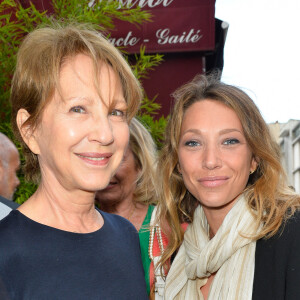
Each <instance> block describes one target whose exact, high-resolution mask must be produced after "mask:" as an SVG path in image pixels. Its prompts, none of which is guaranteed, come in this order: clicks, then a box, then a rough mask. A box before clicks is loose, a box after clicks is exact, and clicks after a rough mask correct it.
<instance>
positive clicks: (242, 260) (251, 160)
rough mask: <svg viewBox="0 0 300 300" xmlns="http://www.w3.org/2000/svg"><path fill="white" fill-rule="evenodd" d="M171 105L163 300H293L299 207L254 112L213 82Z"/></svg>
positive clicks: (299, 250)
mask: <svg viewBox="0 0 300 300" xmlns="http://www.w3.org/2000/svg"><path fill="white" fill-rule="evenodd" d="M175 99H176V103H175V106H174V109H173V112H172V114H171V117H170V120H169V124H168V128H167V131H166V142H165V146H164V148H163V150H162V153H161V158H160V162H159V165H160V167H161V174H162V185H161V198H160V212H161V215H160V217H161V222H162V223H161V224H164V223H163V221H164V220H167V223H168V225H167V226H165V231H166V233H167V235H168V236H169V245H168V248H167V249H166V251H165V252H164V254H163V258H162V263H165V262H168V260H169V258H170V257H171V256H172V255H173V254H174V253H175V251H176V250H177V249H178V248H179V250H178V253H177V255H176V257H175V260H174V261H173V263H172V265H171V269H170V272H169V274H168V276H167V280H166V289H165V299H167V300H170V299H189V300H193V299H210V300H212V299H213V300H214V299H223V300H225V299H227V300H233V299H243V300H246V299H278V300H279V299H280V300H281V299H282V300H283V299H289V300H291V299H293V300H296V299H299V295H300V288H299V281H300V213H299V206H300V198H299V195H297V194H295V193H293V191H292V190H291V189H290V188H289V187H288V185H287V184H286V181H285V174H284V171H283V169H282V166H281V165H280V151H279V147H278V145H277V144H276V143H275V141H273V139H272V137H271V135H270V133H269V129H268V126H267V124H266V123H265V122H264V120H263V118H262V117H261V114H260V112H259V110H258V109H257V107H256V106H255V104H254V103H253V101H252V100H251V99H250V98H249V97H248V96H247V95H246V94H245V93H244V92H243V91H241V90H240V89H238V88H236V87H234V86H230V85H227V84H224V83H221V82H219V81H217V80H216V79H214V78H213V77H211V78H206V77H205V76H198V77H196V78H195V79H194V80H193V81H192V82H190V83H188V84H186V85H184V86H183V87H181V88H179V89H178V90H177V92H175ZM184 220H188V221H189V222H190V225H189V227H188V229H187V231H186V232H185V234H184V237H183V234H182V230H181V227H180V224H181V223H182V222H183V221H184ZM166 228H167V229H166Z"/></svg>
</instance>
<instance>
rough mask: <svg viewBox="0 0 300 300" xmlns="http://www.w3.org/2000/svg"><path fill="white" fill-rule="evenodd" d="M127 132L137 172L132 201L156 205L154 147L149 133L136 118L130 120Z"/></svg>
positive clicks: (155, 151)
mask: <svg viewBox="0 0 300 300" xmlns="http://www.w3.org/2000/svg"><path fill="white" fill-rule="evenodd" d="M129 131H130V137H129V148H130V150H131V151H132V153H133V156H134V161H135V164H136V167H137V169H138V170H139V175H138V178H137V185H136V189H135V191H134V201H136V202H140V203H145V204H155V203H157V192H156V190H157V186H156V185H157V183H156V163H157V161H156V159H157V157H156V153H157V150H156V145H155V143H154V141H153V139H152V136H151V134H150V133H149V131H148V130H147V129H146V128H145V127H144V126H143V125H142V124H141V122H139V121H138V120H137V119H136V118H133V119H132V120H131V122H130V125H129Z"/></svg>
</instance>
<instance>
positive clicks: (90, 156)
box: [76, 152, 112, 166]
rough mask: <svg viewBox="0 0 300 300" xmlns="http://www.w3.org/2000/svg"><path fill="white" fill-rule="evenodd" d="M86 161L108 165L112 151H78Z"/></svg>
mask: <svg viewBox="0 0 300 300" xmlns="http://www.w3.org/2000/svg"><path fill="white" fill-rule="evenodd" d="M76 155H77V157H79V158H80V159H81V160H83V161H84V162H86V163H88V164H90V165H94V166H105V165H107V163H108V161H109V159H110V157H111V156H112V153H97V152H84V153H76Z"/></svg>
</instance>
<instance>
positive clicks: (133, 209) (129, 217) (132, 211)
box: [126, 205, 136, 221]
mask: <svg viewBox="0 0 300 300" xmlns="http://www.w3.org/2000/svg"><path fill="white" fill-rule="evenodd" d="M135 209H136V206H135V205H133V207H132V209H131V211H130V212H129V215H128V217H127V218H126V219H127V220H128V221H130V219H131V217H132V216H133V214H134V212H135Z"/></svg>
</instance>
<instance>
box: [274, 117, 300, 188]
mask: <svg viewBox="0 0 300 300" xmlns="http://www.w3.org/2000/svg"><path fill="white" fill-rule="evenodd" d="M275 124H278V123H275ZM279 125H280V130H279V137H278V139H277V141H278V143H279V145H280V149H281V153H282V159H281V160H282V164H283V166H284V168H285V171H286V173H287V177H288V183H289V185H290V186H291V187H293V188H294V189H295V191H296V192H297V193H300V120H289V121H288V122H287V123H284V124H279ZM273 126H274V124H272V125H271V126H270V127H271V128H272V127H273ZM271 130H272V129H271ZM277 132H278V131H277ZM275 135H276V134H275Z"/></svg>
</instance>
